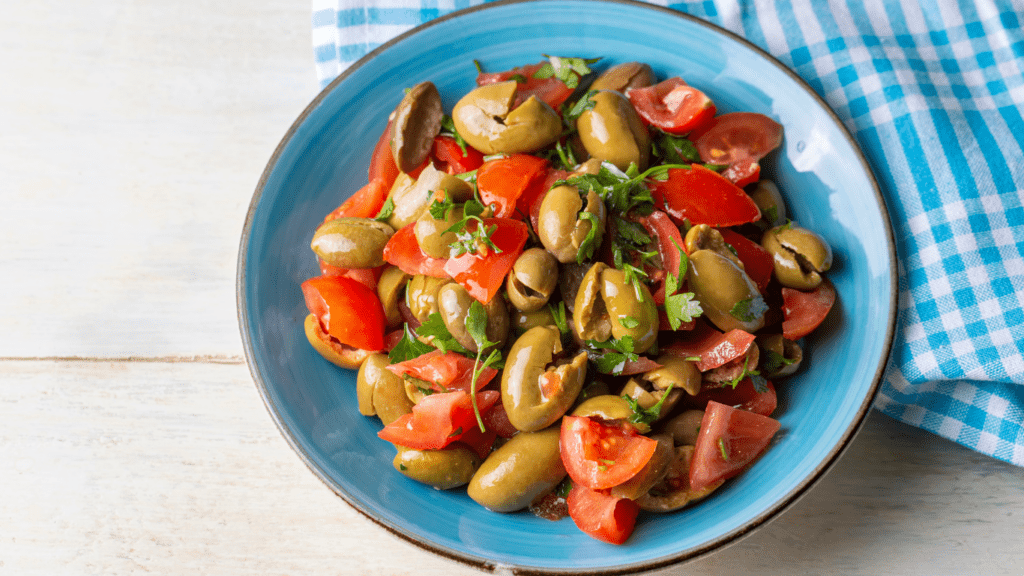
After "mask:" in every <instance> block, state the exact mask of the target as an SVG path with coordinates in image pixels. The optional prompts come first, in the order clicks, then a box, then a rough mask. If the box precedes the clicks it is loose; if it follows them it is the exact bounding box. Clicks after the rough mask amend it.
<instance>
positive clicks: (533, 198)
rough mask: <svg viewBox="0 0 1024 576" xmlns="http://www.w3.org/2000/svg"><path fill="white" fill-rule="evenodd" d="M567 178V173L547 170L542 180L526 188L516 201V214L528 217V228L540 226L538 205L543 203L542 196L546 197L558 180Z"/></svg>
mask: <svg viewBox="0 0 1024 576" xmlns="http://www.w3.org/2000/svg"><path fill="white" fill-rule="evenodd" d="M568 177H569V172H567V171H565V170H560V169H557V168H548V171H547V175H545V176H544V178H543V179H542V180H541V179H538V180H535V181H534V183H533V185H531V186H530V187H529V188H527V189H526V190H525V191H524V192H523V195H522V196H520V197H519V200H518V201H516V212H517V213H521V214H528V215H529V216H530V226H532V227H533V229H534V230H536V229H537V227H538V226H539V225H540V205H541V202H543V201H544V196H547V193H548V190H550V189H551V186H552V185H553V184H554V183H555V182H558V181H559V180H565V179H566V178H568Z"/></svg>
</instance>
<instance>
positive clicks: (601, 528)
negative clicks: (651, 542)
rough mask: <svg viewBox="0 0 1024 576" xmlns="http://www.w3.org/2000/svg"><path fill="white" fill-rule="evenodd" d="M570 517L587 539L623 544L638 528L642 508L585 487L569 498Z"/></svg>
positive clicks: (576, 488)
mask: <svg viewBox="0 0 1024 576" xmlns="http://www.w3.org/2000/svg"><path fill="white" fill-rule="evenodd" d="M566 504H567V505H568V507H569V517H570V518H572V521H573V522H574V523H575V524H576V527H577V528H579V529H580V530H582V531H583V532H584V533H586V534H587V535H589V536H591V537H593V538H596V539H598V540H600V541H602V542H607V543H609V544H622V543H624V542H625V541H626V540H628V539H629V536H630V535H631V534H632V533H633V529H634V528H635V527H636V517H637V516H638V515H639V514H640V506H639V505H638V504H637V503H636V502H634V501H632V500H630V499H628V498H616V497H614V496H612V495H611V494H609V493H608V492H598V491H596V490H591V489H589V488H586V487H583V486H579V485H576V486H573V488H572V490H571V491H570V492H569V495H568V496H567V497H566Z"/></svg>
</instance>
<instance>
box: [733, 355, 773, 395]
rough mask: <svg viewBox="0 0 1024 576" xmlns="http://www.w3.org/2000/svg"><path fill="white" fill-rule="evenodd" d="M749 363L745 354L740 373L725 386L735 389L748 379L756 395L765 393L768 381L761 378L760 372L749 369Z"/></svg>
mask: <svg viewBox="0 0 1024 576" xmlns="http://www.w3.org/2000/svg"><path fill="white" fill-rule="evenodd" d="M749 363H750V354H747V355H746V356H744V357H743V370H741V371H740V373H739V374H738V375H737V376H736V377H735V378H733V379H732V380H730V381H728V382H726V383H725V386H729V387H731V388H735V387H736V386H738V385H739V383H740V382H742V381H743V379H744V378H747V377H749V378H750V382H751V384H753V385H754V390H755V391H756V392H757V393H758V394H764V393H765V392H767V391H768V381H767V380H765V378H764V376H761V372H760V371H758V370H755V369H753V368H749V367H748V364H749Z"/></svg>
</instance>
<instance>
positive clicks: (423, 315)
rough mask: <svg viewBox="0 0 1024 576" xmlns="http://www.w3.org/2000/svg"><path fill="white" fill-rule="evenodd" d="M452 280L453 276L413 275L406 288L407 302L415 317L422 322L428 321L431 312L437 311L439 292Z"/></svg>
mask: <svg viewBox="0 0 1024 576" xmlns="http://www.w3.org/2000/svg"><path fill="white" fill-rule="evenodd" d="M451 282H452V279H451V278H434V277H432V276H426V275H424V274H417V275H415V276H413V277H412V279H411V280H409V285H408V286H407V287H406V288H405V303H406V305H408V306H409V311H410V312H412V315H413V317H414V318H416V319H417V320H419V321H420V322H421V323H422V322H426V321H427V320H428V319H429V318H430V315H431V314H435V313H437V312H438V310H439V309H438V307H437V292H438V290H440V289H441V287H442V286H444V285H445V284H449V283H451Z"/></svg>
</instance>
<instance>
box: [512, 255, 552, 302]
mask: <svg viewBox="0 0 1024 576" xmlns="http://www.w3.org/2000/svg"><path fill="white" fill-rule="evenodd" d="M557 286H558V260H556V259H555V257H554V256H552V255H551V253H550V252H548V251H547V250H544V249H541V248H530V249H528V250H526V251H525V252H523V253H522V254H520V255H519V258H517V259H516V263H515V264H514V265H513V266H512V272H511V273H509V275H508V280H507V282H506V283H505V287H506V289H507V292H508V300H509V302H511V303H512V305H513V306H515V307H516V308H518V309H520V310H522V311H523V312H532V311H534V310H539V309H541V308H543V307H544V305H545V304H547V303H548V299H549V298H551V294H552V293H554V291H555V288H556V287H557Z"/></svg>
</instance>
